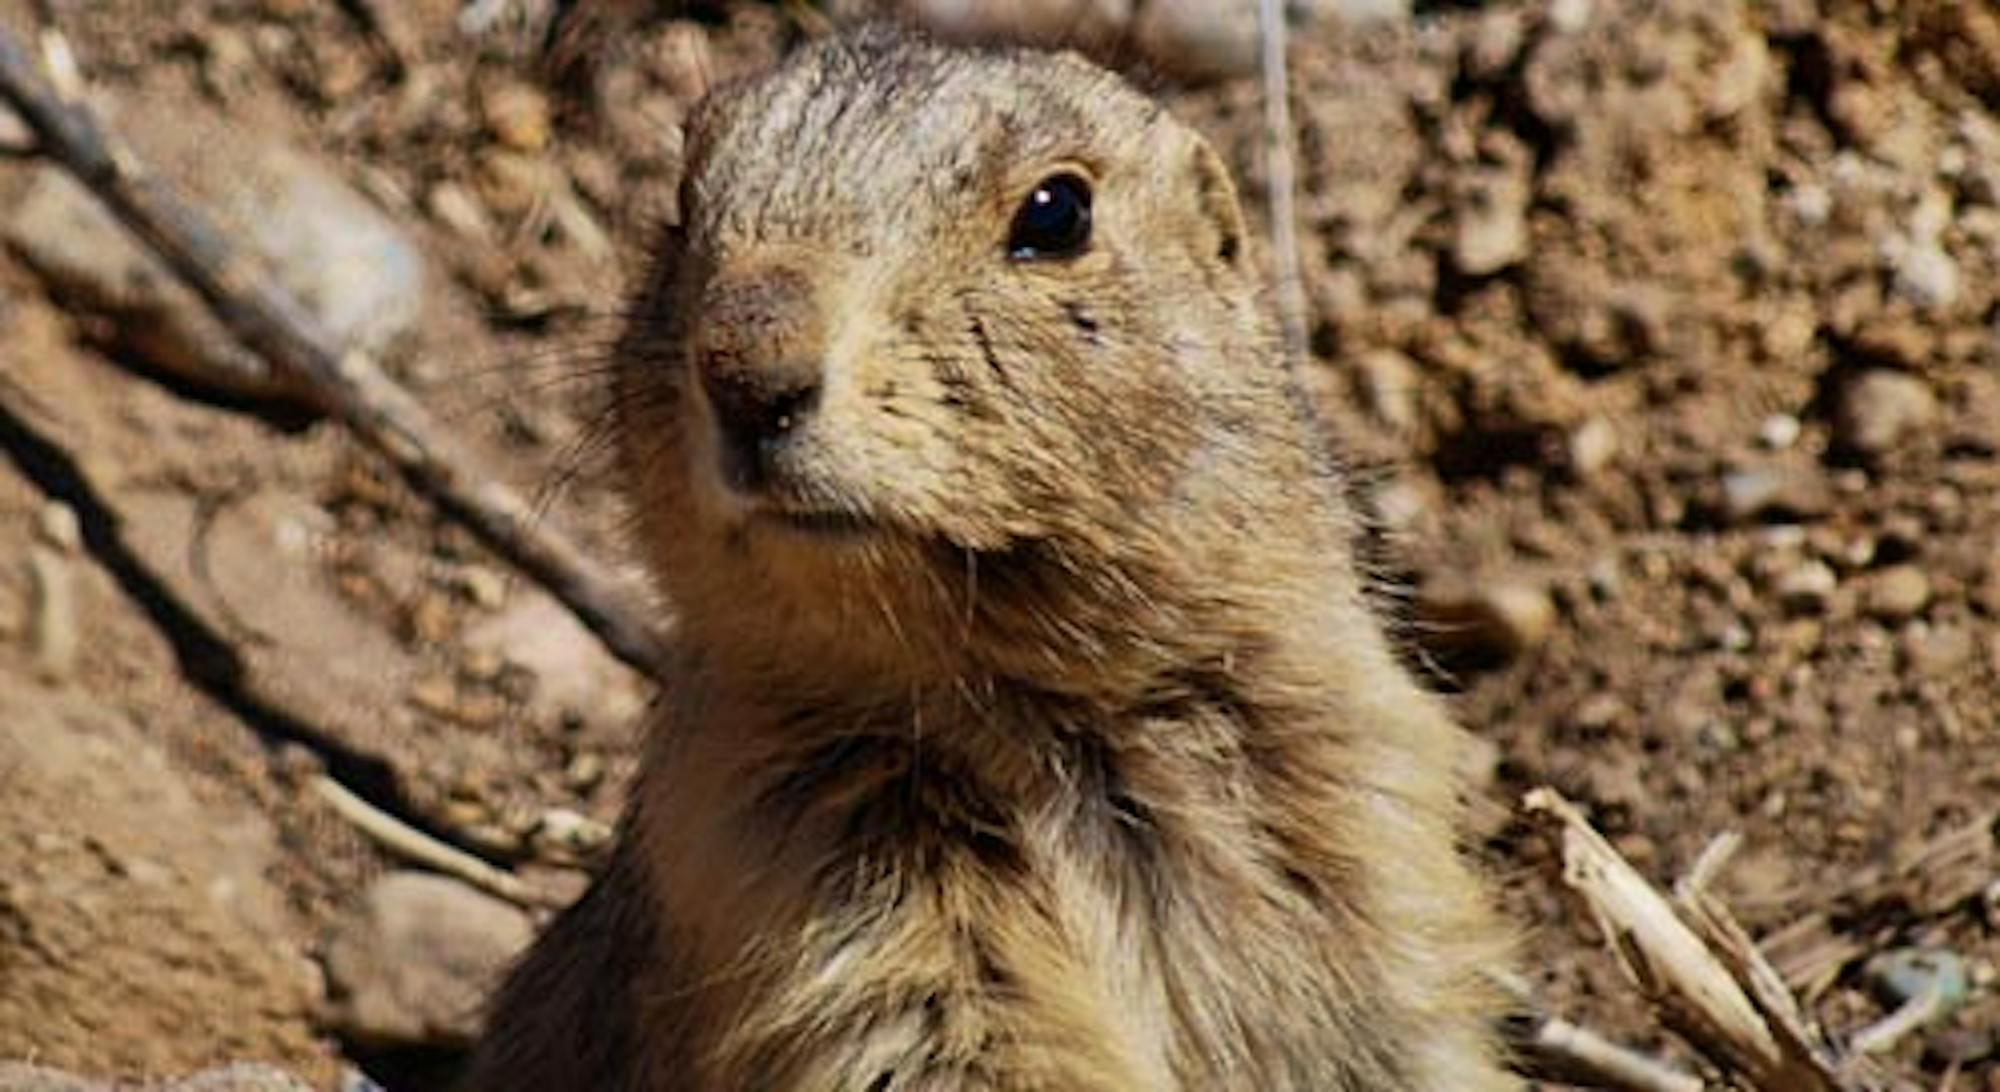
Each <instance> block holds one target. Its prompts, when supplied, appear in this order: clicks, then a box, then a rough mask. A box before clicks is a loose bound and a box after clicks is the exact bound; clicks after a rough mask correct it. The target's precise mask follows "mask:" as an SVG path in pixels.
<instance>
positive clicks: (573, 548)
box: [0, 28, 662, 674]
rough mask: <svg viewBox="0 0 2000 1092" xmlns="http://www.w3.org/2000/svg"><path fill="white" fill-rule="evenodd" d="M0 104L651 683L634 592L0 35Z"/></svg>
mask: <svg viewBox="0 0 2000 1092" xmlns="http://www.w3.org/2000/svg"><path fill="white" fill-rule="evenodd" d="M0 98H4V99H5V100H6V101H8V102H10V103H12V104H13V106H14V108H15V109H16V110H17V111H18V112H19V113H20V114H21V117H22V120H24V121H26V122H27V124H28V127H29V128H30V129H32V130H33V131H34V132H35V134H36V136H37V137H38V138H39V139H40V141H41V150H42V151H43V153H44V154H46V155H48V156H49V157H51V158H52V159H54V160H55V161H56V162H58V163H60V164H61V165H62V166H63V167H64V168H65V169H67V170H68V171H69V172H70V173H71V174H72V175H74V176H75V177H76V178H77V180H78V181H79V182H81V183H83V185H84V186H86V187H87V188H89V189H90V190H91V192H93V193H95V194H96V195H97V197H98V199H99V200H101V201H103V202H104V204H105V205H106V206H107V207H108V208H110V209H111V211H112V212H113V213H115V214H116V215H117V217H118V219H119V220H120V221H122V222H123V223H124V224H125V226H126V227H127V228H129V229H130V230H131V231H132V232H133V234H135V235H137V236H138V237H139V238H141V239H143V240H145V241H146V243H147V244H148V245H150V246H151V247H152V248H153V249H154V250H155V251H156V252H158V254H159V255H160V257H161V258H162V259H163V260H164V261H165V262H166V263H167V265H168V266H169V267H171V268H172V269H173V270H174V272H175V273H177V274H178V275H179V276H180V277H181V278H182V279H183V280H185V281H186V282H187V283H188V285H189V286H190V287H192V288H193V289H194V290H195V292H196V294H197V295H199V296H200V297H201V298H202V299H203V300H204V301H205V302H206V303H207V304H208V306H209V308H210V310H212V311H213V312H214V314H215V317H216V318H217V319H218V320H219V321H220V322H221V323H222V324H223V326H224V327H226V328H227V329H228V330H229V331H230V333H231V334H232V335H234V336H235V337H236V339H237V340H239V341H241V342H242V343H243V345H244V346H245V347H247V348H249V349H250V350H251V351H253V352H255V353H257V354H258V355H260V356H262V357H263V358H265V359H266V360H268V361H270V362H271V365H272V368H273V370H274V372H276V373H277V375H278V376H279V377H281V378H282V380H283V381H284V382H285V383H287V384H288V385H290V386H291V387H293V388H295V389H296V391H297V393H298V394H299V395H300V396H301V397H303V398H306V399H308V400H310V401H311V402H312V403H313V404H314V405H316V406H318V407H320V408H321V409H323V410H324V411H325V412H327V413H329V414H331V415H333V416H335V417H337V418H339V419H340V420H341V421H343V422H344V423H346V425H347V426H348V428H350V429H352V430H353V432H354V433H355V434H356V435H357V436H359V437H360V438H361V439H362V441H363V442H365V443H366V444H368V445H369V446H370V447H373V448H375V449H376V450H377V451H380V452H382V453H383V454H384V455H386V456H388V457H389V459H390V460H391V461H392V462H394V463H395V464H396V467H397V469H398V470H400V471H401V472H402V474H403V477H404V478H405V479H406V480H407V481H408V482H409V483H410V485H411V486H412V487H413V488H415V489H416V490H417V491H418V492H419V493H422V494H423V495H424V496H426V497H428V498H430V499H431V501H432V502H434V503H435V504H437V506H438V507H439V508H440V509H441V510H443V511H444V512H445V513H447V514H448V515H450V516H451V517H452V518H454V519H456V520H458V521H459V522H461V523H463V524H465V525H466V526H467V527H468V528H470V529H471V530H472V532H473V533H474V534H475V535H477V536H478V537H479V538H480V539H481V540H482V541H484V542H485V543H486V544H487V545H488V546H490V547H492V548H493V550H494V551H496V552H497V553H499V554H500V555H501V556H503V557H505V558H507V559H508V560H509V561H511V562H513V563H514V564H515V565H516V566H518V567H519V568H520V569H521V570H522V571H523V572H525V573H527V574H528V575H529V576H530V577H531V578H533V579H534V580H536V581H538V582H539V583H541V584H542V585H544V586H545V587H547V588H548V589H549V590H550V592H552V593H553V594H554V595H555V596H556V597H557V598H558V599H560V600H561V601H562V602H564V603H565V604H567V605H568V606H569V608H570V609H571V610H572V611H574V612H575V613H576V615H577V617H578V618H579V619H580V620H582V622H583V623H584V625H586V626H588V627H589V628H590V629H591V630H592V631H593V632H595V633H596V634H597V635H598V637H600V638H601V639H602V640H603V641H604V643H605V645H606V646H607V647H608V648H609V649H610V650H611V652H612V653H613V654H614V655H616V656H617V657H618V658H619V659H621V660H624V661H625V662H626V663H628V664H631V665H632V666H633V667H636V668H638V669H639V670H640V671H641V672H644V673H648V674H651V673H653V672H654V671H656V670H657V665H658V663H659V650H660V649H661V647H662V642H661V638H660V635H659V634H658V633H657V632H656V631H655V630H654V628H653V627H652V626H651V625H650V624H649V622H648V620H647V619H645V618H644V617H643V616H642V615H641V613H640V612H639V610H638V609H637V608H638V607H639V606H640V605H641V604H643V603H645V602H646V598H645V596H644V594H643V593H641V592H640V591H638V590H637V589H634V588H632V587H629V586H627V584H626V582H624V581H620V580H618V579H616V578H615V577H613V576H612V575H611V573H610V572H609V571H607V570H605V569H604V568H602V567H601V566H599V565H598V564H597V563H596V562H594V561H592V560H591V559H590V558H589V557H588V556H587V555H585V554H584V552H583V551H582V550H581V549H580V548H579V547H578V546H577V545H576V544H575V543H574V542H573V541H572V540H570V539H569V538H568V537H567V536H565V535H563V534H561V533H560V532H558V531H557V530H555V529H554V528H553V527H551V526H549V525H548V524H547V523H546V522H544V521H542V520H539V519H538V518H537V517H536V514H535V512H534V510H533V509H532V508H531V507H530V506H529V505H528V504H527V503H526V502H525V501H524V500H523V499H522V498H521V496H520V495H519V494H518V493H516V492H515V491H513V490H512V489H510V488H508V487H507V486H505V485H503V484H501V483H500V482H499V481H497V480H495V479H493V478H492V477H490V476H489V475H487V474H485V473H483V472H482V471H481V469H480V467H479V465H478V463H477V461H476V460H475V459H474V458H473V457H472V456H471V455H470V453H469V452H467V451H466V450H465V449H464V448H463V447H461V446H460V445H459V444H458V443H457V441H456V439H455V438H454V437H452V436H451V435H449V434H448V433H447V432H445V431H444V430H443V429H440V428H439V427H438V426H437V425H436V423H435V422H434V421H433V420H432V419H431V417H430V415H429V414H428V413H427V412H426V411H425V410H424V408H423V406H422V404H421V403H419V402H418V401H417V400H416V399H415V398H413V397H411V396H410V394H409V392H407V391H405V390H404V389H403V388H401V387H400V386H398V385H397V384H396V382H395V381H394V380H393V379H391V378H390V377H389V376H388V375H387V374H386V373H385V372H383V371H382V369H381V368H380V367H379V366H377V365H376V363H375V362H374V361H373V360H372V359H370V358H369V357H368V356H367V355H365V354H363V353H360V352H351V351H350V352H343V351H341V350H340V349H339V348H338V347H337V346H336V343H335V341H334V339H333V338H331V337H330V336H329V335H328V334H327V333H326V332H325V331H324V330H323V329H321V328H320V326H319V324H318V323H317V322H316V321H315V320H314V319H313V317H312V316H311V315H310V314H309V313H308V312H307V311H306V310H305V309H304V308H303V307H301V306H300V304H299V303H298V301H297V300H295V299H293V298H292V297H291V295H290V294H288V293H287V292H286V291H285V290H284V289H282V288H281V287H279V286H278V285H277V284H275V283H273V282H272V280H271V279H270V278H269V277H266V276H264V275H263V274H262V271H261V270H259V269H257V268H256V267H255V266H254V265H253V264H252V263H251V262H250V261H249V260H248V259H246V258H245V256H244V255H243V253H242V252H241V251H240V250H238V249H236V248H235V247H233V246H231V245H230V244H229V243H228V242H227V241H226V240H225V239H224V238H223V237H222V235H221V234H219V233H218V232H217V231H216V230H215V228H214V227H213V226H212V225H211V224H210V223H209V222H208V221H207V219H206V218H205V217H203V216H202V215H200V214H199V213H197V212H196V211H195V210H193V209H191V208H189V207H188V206H187V205H186V204H184V203H182V202H181V201H180V200H179V199H178V198H176V197H175V196H174V195H173V194H172V193H171V192H169V191H168V189H167V188H166V187H165V186H164V185H162V184H161V183H160V182H159V181H157V180H156V179H155V178H153V177H152V175H151V174H150V173H149V172H147V171H146V170H145V169H144V168H143V167H142V166H141V165H140V164H139V163H138V162H136V161H135V160H134V159H133V158H132V157H131V156H130V155H129V154H126V153H124V151H123V149H121V148H118V147H116V145H115V144H114V142H113V141H112V140H111V139H110V138H109V137H108V136H107V135H106V134H105V132H104V130H103V128H102V127H101V126H100V125H99V123H98V121H97V119H96V118H95V117H94V116H93V114H92V113H91V111H90V110H89V109H88V107H86V106H84V105H83V104H82V103H81V102H70V101H64V100H63V99H62V98H61V97H59V96H58V95H57V94H56V92H55V91H53V90H52V89H51V88H50V87H49V86H48V85H47V84H45V83H44V82H43V81H42V79H41V78H40V77H39V76H37V75H36V74H35V72H34V69H33V67H32V66H31V64H30V63H29V60H28V57H27V54H26V53H25V52H24V51H23V50H22V48H21V46H20V45H19V43H17V42H16V41H15V40H14V38H13V36H12V35H10V34H9V33H8V32H7V31H6V30H5V28H0Z"/></svg>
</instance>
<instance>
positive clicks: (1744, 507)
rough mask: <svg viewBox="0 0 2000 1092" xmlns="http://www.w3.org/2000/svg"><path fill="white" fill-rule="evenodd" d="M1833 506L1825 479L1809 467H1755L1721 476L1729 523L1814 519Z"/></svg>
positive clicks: (1724, 513)
mask: <svg viewBox="0 0 2000 1092" xmlns="http://www.w3.org/2000/svg"><path fill="white" fill-rule="evenodd" d="M1832 504H1833V492H1832V490H1831V489H1830V488H1828V486H1827V482H1826V479H1825V477H1824V476H1822V475H1821V474H1819V473H1818V472H1817V471H1816V470H1815V469H1812V468H1809V467H1804V466H1795V465H1790V464H1779V465H1770V466H1757V467H1749V468H1746V469H1743V470H1733V471H1730V472H1729V473H1727V474H1724V475H1723V476H1722V511H1723V516H1724V517H1725V518H1726V519H1727V520H1728V522H1730V523H1732V524H1744V523H1749V522H1751V521H1753V520H1809V519H1817V518H1819V517H1820V516H1824V515H1825V514H1826V513H1827V511H1828V509H1829V508H1830V507H1831V506H1832Z"/></svg>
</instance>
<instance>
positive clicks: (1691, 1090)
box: [1507, 1015, 1708, 1092]
mask: <svg viewBox="0 0 2000 1092" xmlns="http://www.w3.org/2000/svg"><path fill="white" fill-rule="evenodd" d="M1507 1045H1508V1047H1510V1048H1511V1049H1512V1050H1513V1051H1514V1053H1515V1055H1516V1057H1518V1058H1519V1059H1521V1061H1522V1062H1523V1063H1524V1067H1525V1068H1526V1070H1527V1074H1526V1075H1527V1076H1530V1077H1534V1078H1537V1079H1541V1080H1554V1081H1562V1082H1563V1083H1565V1084H1578V1085H1584V1086H1586V1087H1589V1088H1604V1089H1610V1090H1611V1092H1703V1089H1705V1088H1707V1087H1708V1086H1707V1085H1706V1084H1704V1083H1702V1080H1701V1078H1700V1077H1696V1076H1694V1075H1693V1074H1691V1073H1683V1072H1681V1071H1680V1070H1678V1069H1675V1068H1674V1067H1673V1066H1671V1065H1668V1064H1667V1063H1665V1062H1663V1061H1660V1060H1659V1059H1657V1058H1651V1057H1648V1056H1646V1055H1644V1054H1641V1053H1639V1052H1638V1051H1636V1050H1633V1049H1631V1048H1630V1047H1624V1046H1620V1045H1619V1044H1617V1043H1614V1042H1612V1041H1611V1040H1609V1039H1606V1038H1605V1037H1604V1036H1602V1035H1599V1034H1598V1033H1596V1032H1594V1031H1592V1030H1590V1029H1589V1028H1586V1027H1582V1026H1579V1025H1577V1024H1572V1023H1570V1022H1569V1021H1567V1020H1564V1019H1561V1018H1560V1017H1555V1016H1547V1015H1544V1016H1540V1017H1537V1018H1535V1019H1533V1020H1530V1021H1526V1022H1524V1023H1522V1024H1520V1025H1519V1026H1510V1027H1509V1028H1508V1034H1507Z"/></svg>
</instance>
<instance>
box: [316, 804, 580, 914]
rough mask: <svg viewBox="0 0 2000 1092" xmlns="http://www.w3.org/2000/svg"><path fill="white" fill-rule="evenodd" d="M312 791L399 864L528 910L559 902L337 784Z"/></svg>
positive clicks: (544, 892)
mask: <svg viewBox="0 0 2000 1092" xmlns="http://www.w3.org/2000/svg"><path fill="white" fill-rule="evenodd" d="M312 787H313V791H314V792H316V793H318V794H319V798H320V799H322V800H324V801H326V803H327V806H328V807H330V808H332V809H333V811H334V814H336V815H338V816H340V817H341V818H342V819H345V820H347V821H348V822H350V823H352V824H354V826H355V827H356V828H357V829H358V830H360V831H361V832H362V833H363V834H366V835H368V836H369V837H370V838H373V839H375V841H376V842H378V843H380V844H381V846H382V848H384V849H386V850H388V851H389V852H391V853H393V854H395V855H396V856H398V857H401V858H403V859H404V860H407V861H411V862H414V863H416V864H420V865H423V866H425V867H427V868H433V869H436V870H437V871H439V872H442V873H445V874H446V875H449V876H456V877H458V878H459V879H461V880H464V881H465V882H466V883H469V884H471V885H472V886H474V887H477V888H479V889H481V890H483V891H488V892H491V893H492V894H495V895H498V896H500V897H501V898H503V899H506V900H507V901H508V902H512V903H517V904H519V905H521V906H527V907H547V906H557V905H560V904H561V901H562V900H560V899H558V898H557V897H556V896H555V895H554V894H552V893H550V892H547V891H544V890H542V889H541V888H538V887H536V886H534V885H533V884H530V883H528V882H527V881H525V880H523V879H521V878H520V877H519V876H516V875H514V874H513V873H511V872H507V871H504V870H502V869H498V868H495V867H493V866H492V865H490V864H487V863H486V862H485V861H482V860H480V859H479V858H477V857H474V856H473V855H472V854H470V853H467V852H465V851H464V850H460V849H454V848H453V847H451V846H448V845H446V844H444V843H443V842H440V841H438V840H437V839H435V838H433V837H431V836H430V835H428V834H425V833H424V832H423V831H420V830H418V829H417V828H415V827H413V826H410V825H409V824H407V823H404V822H403V821H402V820H400V819H398V818H396V817H395V816H393V815H390V814H389V813H388V812H385V811H382V810H381V809H379V808H377V807H376V806H375V805H373V804H370V803H369V802H368V801H366V800H363V799H361V798H360V797H358V796H356V795H354V794H353V793H352V792H349V791H348V790H347V788H346V787H345V786H343V785H341V783H340V782H338V781H335V780H334V779H332V778H330V777H327V776H326V775H325V774H319V775H316V776H314V778H313V779H312Z"/></svg>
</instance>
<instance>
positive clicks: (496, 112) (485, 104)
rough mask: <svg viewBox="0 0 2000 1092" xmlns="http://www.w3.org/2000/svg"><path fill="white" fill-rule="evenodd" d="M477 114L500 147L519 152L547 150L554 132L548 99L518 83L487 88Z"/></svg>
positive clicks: (529, 87)
mask: <svg viewBox="0 0 2000 1092" xmlns="http://www.w3.org/2000/svg"><path fill="white" fill-rule="evenodd" d="M479 113H480V116H481V118H483V119H484V120H485V122H486V129H487V131H488V132H490V133H492V134H493V136H494V138H495V139H497V140H499V141H500V143H502V144H505V145H507V146H508V147H509V148H513V149H514V150H515V151H520V152H531V153H532V152H539V151H542V150H543V149H545V148H547V147H548V146H549V137H550V134H551V132H552V131H553V128H552V125H551V122H550V117H549V100H548V96H546V95H544V94H542V93H541V91H539V90H537V89H536V88H535V87H534V86H532V85H530V84H526V83H522V82H520V81H518V80H499V81H496V82H494V83H492V84H489V85H488V86H487V87H486V88H485V90H484V92H483V93H482V94H481V95H480V96H479Z"/></svg>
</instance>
